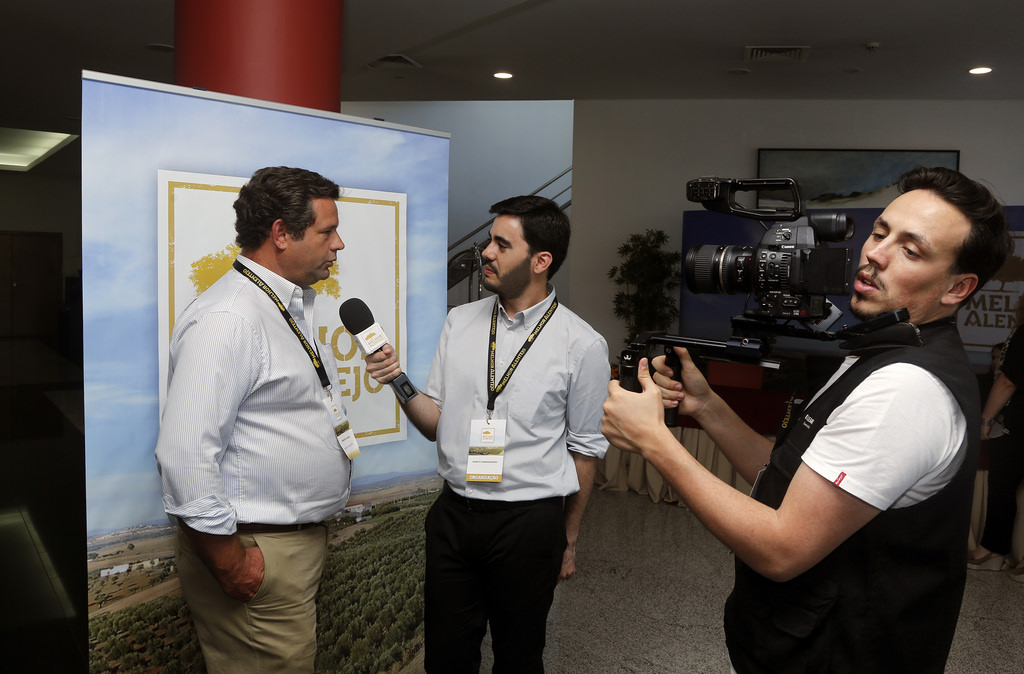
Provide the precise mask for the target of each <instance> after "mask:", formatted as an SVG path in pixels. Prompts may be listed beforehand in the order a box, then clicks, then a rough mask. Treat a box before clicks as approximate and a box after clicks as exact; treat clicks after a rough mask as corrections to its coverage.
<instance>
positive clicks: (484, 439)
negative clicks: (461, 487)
mask: <svg viewBox="0 0 1024 674" xmlns="http://www.w3.org/2000/svg"><path fill="white" fill-rule="evenodd" d="M504 461H505V420H504V419H491V420H490V421H488V420H487V419H473V420H472V421H471V422H470V423H469V461H468V462H467V463H466V481H467V482H501V469H502V464H503V463H504Z"/></svg>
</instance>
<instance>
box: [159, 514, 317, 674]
mask: <svg viewBox="0 0 1024 674" xmlns="http://www.w3.org/2000/svg"><path fill="white" fill-rule="evenodd" d="M239 538H241V540H242V545H243V546H245V547H251V546H253V545H258V546H259V548H260V551H262V552H263V559H264V562H265V573H264V578H263V584H262V585H261V586H260V589H259V591H258V592H257V593H256V596H254V597H253V598H252V599H250V600H249V601H247V602H240V601H237V600H235V599H232V598H230V597H228V596H227V595H225V594H224V592H223V591H222V590H221V588H220V584H219V583H218V582H217V581H216V579H215V578H214V577H213V574H212V573H210V571H209V569H207V568H206V565H205V564H204V563H203V560H202V559H201V558H200V557H199V555H198V554H197V553H196V551H195V550H194V549H193V547H192V545H191V543H190V542H189V540H188V538H187V536H185V534H184V533H183V532H181V531H179V532H178V540H177V550H176V554H177V560H176V561H177V565H178V576H179V577H180V578H181V587H182V593H183V594H184V595H185V601H186V602H188V606H189V609H190V610H191V612H192V620H193V622H194V624H195V628H196V633H197V634H198V636H199V644H200V646H201V647H202V650H203V658H204V659H205V660H206V667H207V670H208V671H209V672H211V674H236V673H237V674H264V673H265V672H289V673H290V672H313V665H314V661H315V659H316V603H315V600H316V592H317V589H318V588H319V586H320V574H321V573H322V571H323V567H324V559H325V558H326V556H327V529H326V527H322V526H317V527H312V528H309V529H303V530H302V531H291V532H287V533H272V534H239Z"/></svg>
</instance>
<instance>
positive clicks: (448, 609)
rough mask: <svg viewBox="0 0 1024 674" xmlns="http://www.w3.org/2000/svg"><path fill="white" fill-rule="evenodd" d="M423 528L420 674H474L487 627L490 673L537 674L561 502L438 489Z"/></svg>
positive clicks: (560, 547)
mask: <svg viewBox="0 0 1024 674" xmlns="http://www.w3.org/2000/svg"><path fill="white" fill-rule="evenodd" d="M425 527H426V535H427V544H426V560H427V568H426V589H425V606H424V630H425V643H424V664H425V667H426V670H427V672H431V673H434V674H462V673H469V672H472V673H473V674H476V672H479V671H480V644H481V642H482V640H483V638H484V634H485V633H486V631H487V624H488V623H490V627H491V643H492V646H493V649H494V669H493V672H494V674H529V673H530V672H543V671H544V663H543V660H542V654H543V652H544V640H545V632H546V623H547V615H548V610H549V609H550V608H551V601H552V599H553V597H554V592H555V586H556V585H557V583H558V572H559V570H560V569H561V567H562V554H563V552H564V551H565V546H566V538H565V516H564V506H563V499H562V498H560V497H559V498H549V499H542V500H539V501H522V502H515V503H508V502H492V501H479V500H474V499H464V498H462V497H460V496H458V495H456V494H454V493H453V492H452V491H451V490H450V489H449V488H448V486H447V485H445V489H444V490H443V491H442V492H441V495H440V496H439V497H438V499H437V500H436V501H435V502H434V505H433V506H432V507H431V509H430V512H429V513H427V518H426V525H425Z"/></svg>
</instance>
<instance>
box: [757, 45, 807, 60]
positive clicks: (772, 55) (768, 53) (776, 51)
mask: <svg viewBox="0 0 1024 674" xmlns="http://www.w3.org/2000/svg"><path fill="white" fill-rule="evenodd" d="M743 49H744V55H745V60H747V61H806V60H807V57H808V55H809V54H810V53H811V48H810V47H744V48H743Z"/></svg>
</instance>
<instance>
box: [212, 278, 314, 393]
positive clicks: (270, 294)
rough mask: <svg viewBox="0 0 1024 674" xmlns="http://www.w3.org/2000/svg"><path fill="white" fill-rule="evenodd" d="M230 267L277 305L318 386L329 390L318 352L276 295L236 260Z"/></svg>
mask: <svg viewBox="0 0 1024 674" xmlns="http://www.w3.org/2000/svg"><path fill="white" fill-rule="evenodd" d="M232 266H233V267H234V268H235V271H237V272H238V273H239V274H241V275H242V276H244V277H245V278H247V279H249V280H250V281H252V282H253V283H254V284H255V285H256V287H257V288H259V289H260V290H262V291H263V292H265V293H266V294H267V297H269V298H270V299H272V300H273V301H274V304H276V305H277V308H278V310H279V311H280V312H281V315H282V316H283V317H284V320H285V322H287V323H288V327H290V328H291V329H292V332H294V333H295V336H296V337H298V338H299V343H300V344H302V348H303V350H304V351H305V352H306V355H307V356H309V360H310V361H312V363H313V367H315V368H316V374H317V376H318V377H320V385H321V386H323V387H324V388H330V387H331V381H330V380H329V379H328V378H327V370H326V369H325V368H324V364H323V361H321V360H320V352H319V351H317V350H316V348H315V347H314V346H313V345H312V344H310V343H309V341H308V340H306V336H305V335H303V334H302V330H301V329H300V328H299V324H298V323H296V322H295V319H294V318H292V315H291V314H290V313H288V308H287V307H286V306H285V305H284V303H283V302H281V300H280V299H279V298H278V296H277V293H275V292H274V291H273V290H272V289H271V287H270V286H268V285H267V284H266V283H264V282H263V279H261V278H260V277H259V276H257V275H256V273H255V272H253V271H252V270H251V269H249V268H248V267H246V266H245V265H244V264H242V263H241V262H239V261H238V260H235V263H234V264H233V265H232Z"/></svg>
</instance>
